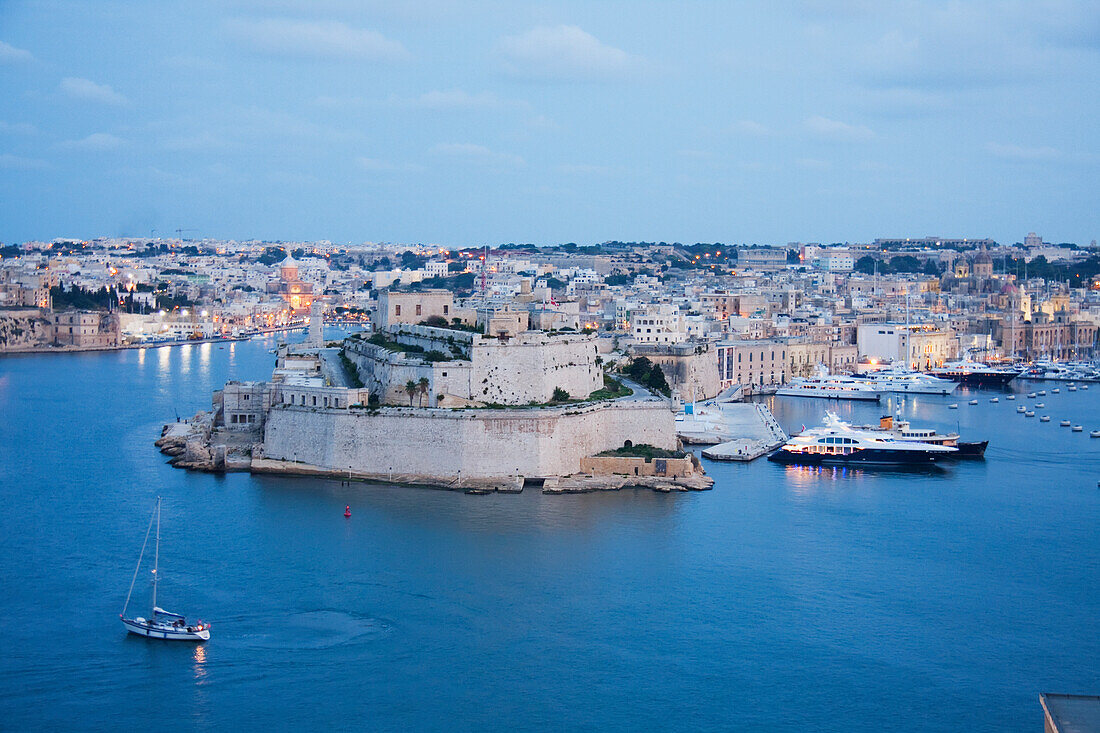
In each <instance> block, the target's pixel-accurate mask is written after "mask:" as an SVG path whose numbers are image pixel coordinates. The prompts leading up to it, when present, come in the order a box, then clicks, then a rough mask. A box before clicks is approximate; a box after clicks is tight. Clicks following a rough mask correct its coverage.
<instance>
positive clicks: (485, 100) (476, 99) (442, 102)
mask: <svg viewBox="0 0 1100 733" xmlns="http://www.w3.org/2000/svg"><path fill="white" fill-rule="evenodd" d="M403 106H408V107H415V108H418V109H505V108H520V109H527V108H529V107H530V105H529V104H527V103H526V102H521V101H508V100H504V99H501V98H500V97H498V96H497V95H495V94H493V93H492V92H478V93H477V94H470V93H468V92H464V91H462V90H461V89H451V90H448V91H430V92H425V93H424V94H421V95H420V96H419V97H416V98H415V99H411V100H406V101H405V102H404V103H403Z"/></svg>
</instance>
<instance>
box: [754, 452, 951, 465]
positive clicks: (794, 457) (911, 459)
mask: <svg viewBox="0 0 1100 733" xmlns="http://www.w3.org/2000/svg"><path fill="white" fill-rule="evenodd" d="M946 455H950V454H944V453H931V452H925V451H916V450H889V449H887V450H874V451H869V450H857V451H853V452H851V453H849V454H847V455H844V454H839V453H802V452H800V451H789V450H785V449H783V448H780V449H779V450H777V451H776V452H775V453H772V454H771V455H770V456H768V460H769V461H772V462H774V463H788V464H797V465H800V466H852V465H860V466H869V465H876V466H927V465H930V464H932V463H933V462H934V461H935V460H936V459H937V458H943V457H945V456H946Z"/></svg>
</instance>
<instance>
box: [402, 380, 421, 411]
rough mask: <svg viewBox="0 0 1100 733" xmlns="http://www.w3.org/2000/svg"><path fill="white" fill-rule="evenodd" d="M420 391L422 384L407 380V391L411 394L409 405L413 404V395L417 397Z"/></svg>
mask: <svg viewBox="0 0 1100 733" xmlns="http://www.w3.org/2000/svg"><path fill="white" fill-rule="evenodd" d="M419 391H420V385H419V384H417V383H416V382H414V381H413V380H411V379H410V380H409V381H407V382H405V392H406V393H407V394H408V395H409V407H412V406H413V397H416V393H417V392H419Z"/></svg>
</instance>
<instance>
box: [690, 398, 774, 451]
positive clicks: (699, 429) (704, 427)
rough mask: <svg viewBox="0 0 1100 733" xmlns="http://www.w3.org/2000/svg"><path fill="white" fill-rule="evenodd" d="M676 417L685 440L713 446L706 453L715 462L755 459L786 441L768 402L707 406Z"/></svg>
mask: <svg viewBox="0 0 1100 733" xmlns="http://www.w3.org/2000/svg"><path fill="white" fill-rule="evenodd" d="M694 412H697V414H689V415H685V416H684V419H683V420H677V435H678V436H679V437H680V439H681V440H682V441H683V442H684V443H695V444H703V445H710V446H711V447H709V448H706V449H705V450H703V452H702V453H703V456H704V457H705V458H709V459H711V460H715V461H752V460H754V459H756V458H759V457H760V456H762V455H764V454H766V453H769V452H771V451H772V450H774V449H776V448H778V447H779V446H781V445H783V443H785V442H786V441H787V434H786V433H785V432H783V428H782V427H780V425H779V422H778V421H776V419H775V417H774V416H773V415H772V413H771V410H769V409H768V407H767V405H765V404H763V403H758V402H741V403H726V404H719V405H710V404H707V405H704V406H703V409H702V410H698V411H694Z"/></svg>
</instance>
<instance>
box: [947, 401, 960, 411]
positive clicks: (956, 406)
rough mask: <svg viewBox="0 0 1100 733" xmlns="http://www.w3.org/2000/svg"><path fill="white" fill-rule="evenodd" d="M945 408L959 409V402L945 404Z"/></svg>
mask: <svg viewBox="0 0 1100 733" xmlns="http://www.w3.org/2000/svg"><path fill="white" fill-rule="evenodd" d="M947 409H948V410H957V409H959V403H958V402H953V403H951V404H950V405H948V406H947Z"/></svg>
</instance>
